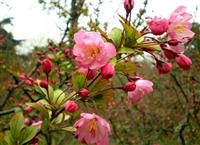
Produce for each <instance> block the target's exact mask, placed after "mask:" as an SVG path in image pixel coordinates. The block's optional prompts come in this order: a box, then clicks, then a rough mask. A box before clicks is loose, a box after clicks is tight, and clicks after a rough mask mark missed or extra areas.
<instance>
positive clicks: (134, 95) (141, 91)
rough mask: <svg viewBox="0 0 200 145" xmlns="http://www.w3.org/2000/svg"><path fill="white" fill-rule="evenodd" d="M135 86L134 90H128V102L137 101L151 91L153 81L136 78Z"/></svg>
mask: <svg viewBox="0 0 200 145" xmlns="http://www.w3.org/2000/svg"><path fill="white" fill-rule="evenodd" d="M135 83H136V88H135V90H134V91H131V92H128V100H129V101H130V103H131V104H132V103H138V102H139V101H140V100H141V99H142V98H143V96H144V95H146V94H149V93H151V92H152V91H153V88H152V86H153V83H152V82H151V81H149V80H143V79H140V80H137V81H136V82H135Z"/></svg>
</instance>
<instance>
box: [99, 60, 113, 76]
mask: <svg viewBox="0 0 200 145" xmlns="http://www.w3.org/2000/svg"><path fill="white" fill-rule="evenodd" d="M114 74H115V68H114V66H113V65H112V64H109V63H107V64H106V65H104V66H103V67H102V68H101V76H102V78H104V79H109V78H112V76H113V75H114Z"/></svg>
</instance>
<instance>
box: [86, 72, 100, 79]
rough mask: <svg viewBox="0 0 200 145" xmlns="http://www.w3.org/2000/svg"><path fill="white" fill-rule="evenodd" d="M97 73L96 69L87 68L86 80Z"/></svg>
mask: <svg viewBox="0 0 200 145" xmlns="http://www.w3.org/2000/svg"><path fill="white" fill-rule="evenodd" d="M96 74H97V71H96V70H88V73H87V76H86V78H87V80H91V79H93V78H94V77H95V76H96Z"/></svg>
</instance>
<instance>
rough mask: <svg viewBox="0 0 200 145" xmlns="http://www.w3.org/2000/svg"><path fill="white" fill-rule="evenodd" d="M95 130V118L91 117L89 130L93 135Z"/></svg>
mask: <svg viewBox="0 0 200 145" xmlns="http://www.w3.org/2000/svg"><path fill="white" fill-rule="evenodd" d="M96 131H97V121H96V119H92V120H91V121H90V123H89V132H90V133H91V134H93V135H95V133H96Z"/></svg>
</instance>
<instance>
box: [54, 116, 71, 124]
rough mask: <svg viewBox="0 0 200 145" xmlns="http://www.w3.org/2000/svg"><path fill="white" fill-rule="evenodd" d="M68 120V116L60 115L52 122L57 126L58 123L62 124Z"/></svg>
mask: <svg viewBox="0 0 200 145" xmlns="http://www.w3.org/2000/svg"><path fill="white" fill-rule="evenodd" d="M69 118H70V116H69V115H67V114H65V113H61V114H59V115H58V116H57V117H56V118H54V119H53V121H52V122H53V123H55V124H59V123H62V122H63V121H65V120H68V119H69Z"/></svg>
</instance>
